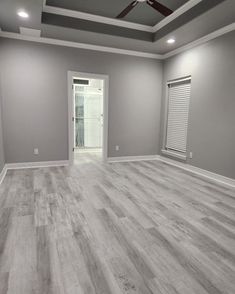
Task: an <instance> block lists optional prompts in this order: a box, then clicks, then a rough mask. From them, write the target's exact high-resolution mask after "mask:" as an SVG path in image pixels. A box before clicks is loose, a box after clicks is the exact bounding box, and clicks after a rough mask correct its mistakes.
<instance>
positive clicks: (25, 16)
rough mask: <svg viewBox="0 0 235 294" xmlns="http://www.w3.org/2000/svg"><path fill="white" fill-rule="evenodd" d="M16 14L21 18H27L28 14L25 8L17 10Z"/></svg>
mask: <svg viewBox="0 0 235 294" xmlns="http://www.w3.org/2000/svg"><path fill="white" fill-rule="evenodd" d="M17 14H18V15H19V16H20V17H22V18H28V17H29V14H28V13H27V12H26V11H25V10H19V11H18V12H17Z"/></svg>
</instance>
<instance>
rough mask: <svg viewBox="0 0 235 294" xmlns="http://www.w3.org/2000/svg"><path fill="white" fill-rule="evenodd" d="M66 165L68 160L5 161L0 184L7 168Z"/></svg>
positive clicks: (0, 175) (0, 174)
mask: <svg viewBox="0 0 235 294" xmlns="http://www.w3.org/2000/svg"><path fill="white" fill-rule="evenodd" d="M68 165H69V162H68V160H59V161H40V162H20V163H6V164H5V165H4V167H3V169H2V171H1V173H0V185H1V184H2V182H3V180H4V178H5V176H6V174H7V171H8V170H12V169H25V168H39V167H53V166H68Z"/></svg>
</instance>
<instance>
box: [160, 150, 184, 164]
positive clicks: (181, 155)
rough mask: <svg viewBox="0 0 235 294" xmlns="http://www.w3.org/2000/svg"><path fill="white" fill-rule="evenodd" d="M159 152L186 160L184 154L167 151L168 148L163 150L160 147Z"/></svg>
mask: <svg viewBox="0 0 235 294" xmlns="http://www.w3.org/2000/svg"><path fill="white" fill-rule="evenodd" d="M161 152H162V154H165V155H169V156H171V157H175V158H178V159H181V160H185V161H186V159H187V156H186V155H184V154H180V153H178V152H174V151H169V150H165V149H162V150H161Z"/></svg>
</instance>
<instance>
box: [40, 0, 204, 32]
mask: <svg viewBox="0 0 235 294" xmlns="http://www.w3.org/2000/svg"><path fill="white" fill-rule="evenodd" d="M201 1H202V0H189V1H188V2H187V3H185V4H184V5H182V6H181V7H179V8H178V9H176V10H175V11H174V12H173V13H172V14H171V15H169V16H167V17H165V18H164V19H163V20H162V21H160V22H159V23H157V24H155V25H154V26H149V25H143V24H139V23H134V22H130V21H125V20H120V19H116V18H110V17H104V16H100V15H96V14H90V13H86V12H81V11H76V10H70V9H64V8H60V7H55V6H49V5H46V1H45V0H44V5H43V12H46V13H52V14H57V15H64V16H68V17H74V18H79V19H85V20H89V21H94V22H99V23H105V24H108V25H114V26H119V27H125V28H129V29H134V30H139V31H145V32H151V33H155V32H157V31H158V30H160V29H161V28H162V27H164V26H166V25H167V24H168V23H170V22H172V21H173V20H174V19H176V18H177V17H179V16H180V15H182V14H183V13H185V12H186V11H188V10H189V9H191V8H192V7H194V6H196V5H197V4H198V3H200V2H201Z"/></svg>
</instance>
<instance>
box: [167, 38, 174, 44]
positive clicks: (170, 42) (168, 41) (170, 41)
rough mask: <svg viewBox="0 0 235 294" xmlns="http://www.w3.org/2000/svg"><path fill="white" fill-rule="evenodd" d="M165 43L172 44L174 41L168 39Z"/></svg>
mask: <svg viewBox="0 0 235 294" xmlns="http://www.w3.org/2000/svg"><path fill="white" fill-rule="evenodd" d="M167 43H168V44H174V43H175V39H173V38H170V39H168V40H167Z"/></svg>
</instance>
